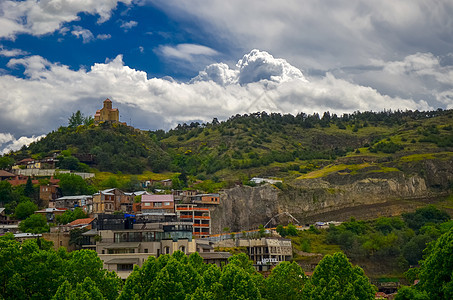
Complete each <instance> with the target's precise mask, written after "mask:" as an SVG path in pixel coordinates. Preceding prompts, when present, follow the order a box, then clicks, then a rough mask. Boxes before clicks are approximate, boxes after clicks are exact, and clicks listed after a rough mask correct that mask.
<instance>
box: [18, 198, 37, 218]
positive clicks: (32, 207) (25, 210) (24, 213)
mask: <svg viewBox="0 0 453 300" xmlns="http://www.w3.org/2000/svg"><path fill="white" fill-rule="evenodd" d="M37 210H38V206H37V205H36V204H34V203H33V202H31V201H25V202H21V203H19V204H18V205H17V206H16V209H15V211H14V216H15V217H16V219H19V220H24V219H26V218H28V217H29V216H31V215H32V214H33V213H34V212H35V211H37Z"/></svg>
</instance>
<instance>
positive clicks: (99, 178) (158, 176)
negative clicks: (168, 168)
mask: <svg viewBox="0 0 453 300" xmlns="http://www.w3.org/2000/svg"><path fill="white" fill-rule="evenodd" d="M174 175H175V173H170V172H166V173H153V172H150V171H145V172H143V174H138V175H134V174H122V173H116V174H115V173H111V172H95V177H94V178H93V179H92V182H93V183H94V185H100V184H101V183H102V182H103V181H105V180H107V179H109V178H111V177H113V178H115V179H116V181H117V182H127V181H130V180H131V177H132V176H136V177H137V178H138V180H149V179H152V180H164V179H169V178H171V177H172V176H174Z"/></svg>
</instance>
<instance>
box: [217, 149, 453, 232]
mask: <svg viewBox="0 0 453 300" xmlns="http://www.w3.org/2000/svg"><path fill="white" fill-rule="evenodd" d="M384 170H387V169H384ZM452 183H453V160H452V159H451V158H449V159H430V160H422V161H416V162H411V163H405V164H401V165H399V168H398V169H397V168H392V169H391V170H390V171H388V170H387V171H382V169H379V170H376V168H373V167H370V168H366V169H363V170H360V171H359V172H350V170H347V169H346V170H339V171H337V172H334V173H332V174H328V175H326V176H322V177H319V178H311V179H296V180H293V181H292V182H289V183H285V184H283V185H282V186H280V188H277V187H275V186H272V185H269V184H267V185H263V186H258V187H248V186H236V187H235V188H232V189H229V190H226V191H225V192H224V193H223V194H222V196H221V204H220V205H219V206H218V207H217V208H215V209H214V210H213V211H212V219H213V224H212V230H213V233H220V232H222V231H223V230H224V229H226V228H228V229H229V230H231V231H241V230H248V229H254V228H258V226H259V225H260V224H263V225H264V224H266V223H267V222H268V221H269V220H271V219H272V217H273V216H275V215H277V214H279V213H282V212H289V213H290V214H291V215H292V216H294V217H295V218H296V219H298V220H299V222H300V223H301V224H305V223H310V222H313V221H331V220H332V221H341V220H347V219H349V218H350V217H351V216H356V217H359V218H375V217H378V216H381V215H386V216H389V215H398V214H400V213H401V212H404V211H411V210H414V209H416V208H417V207H418V206H421V205H423V204H424V203H426V202H430V201H433V200H436V199H439V198H440V197H444V196H445V195H448V194H449V193H450V192H451V188H452ZM289 221H290V219H289V217H287V216H286V215H283V216H280V217H279V218H276V219H275V221H272V222H271V223H270V224H271V225H274V226H275V225H277V224H278V222H282V223H287V222H289Z"/></svg>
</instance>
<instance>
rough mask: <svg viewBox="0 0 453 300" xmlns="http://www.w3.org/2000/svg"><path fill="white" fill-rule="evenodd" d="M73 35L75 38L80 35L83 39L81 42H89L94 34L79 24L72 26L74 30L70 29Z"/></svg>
mask: <svg viewBox="0 0 453 300" xmlns="http://www.w3.org/2000/svg"><path fill="white" fill-rule="evenodd" d="M71 33H72V34H73V35H75V36H76V37H77V38H79V37H81V38H82V39H83V43H84V44H86V43H89V42H91V41H92V40H94V35H93V33H92V32H91V31H89V30H88V29H85V28H82V27H80V26H74V30H72V31H71Z"/></svg>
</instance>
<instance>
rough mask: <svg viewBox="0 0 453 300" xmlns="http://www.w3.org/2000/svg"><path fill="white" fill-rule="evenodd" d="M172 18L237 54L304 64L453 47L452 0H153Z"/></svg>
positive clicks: (335, 64) (318, 66) (330, 64)
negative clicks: (263, 54) (262, 53)
mask: <svg viewBox="0 0 453 300" xmlns="http://www.w3.org/2000/svg"><path fill="white" fill-rule="evenodd" d="M152 3H153V5H157V6H159V7H160V8H161V9H163V10H164V11H165V12H166V13H167V14H169V15H170V16H172V17H173V18H174V19H176V20H190V21H192V22H195V23H196V24H197V26H198V27H199V28H201V29H202V32H203V34H204V35H205V36H208V37H209V39H210V40H215V41H216V42H217V43H218V44H219V45H222V46H223V47H225V48H227V49H228V50H229V51H235V53H237V54H242V53H244V52H245V51H248V50H249V49H253V48H258V49H266V50H268V51H269V52H271V53H273V54H274V55H278V56H279V57H285V58H286V59H287V60H288V61H290V62H291V64H293V65H295V66H296V67H298V68H305V69H306V70H311V69H315V70H324V71H325V70H329V69H333V68H339V67H344V66H351V65H352V66H354V65H367V64H369V62H370V60H371V59H382V60H384V61H389V60H401V59H403V58H404V57H406V56H407V55H408V53H409V54H412V53H416V52H431V53H438V54H439V55H444V54H445V53H446V52H450V51H451V49H452V48H453V38H452V33H453V32H452V28H453V26H452V21H451V15H452V13H453V2H452V1H451V0H439V1H432V2H430V3H429V4H427V2H426V1H425V0H401V1H364V0H356V1H299V0H286V1H273V0H264V1H261V0H249V1H241V0H230V1H204V0H191V1H178V0H153V1H152Z"/></svg>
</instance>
